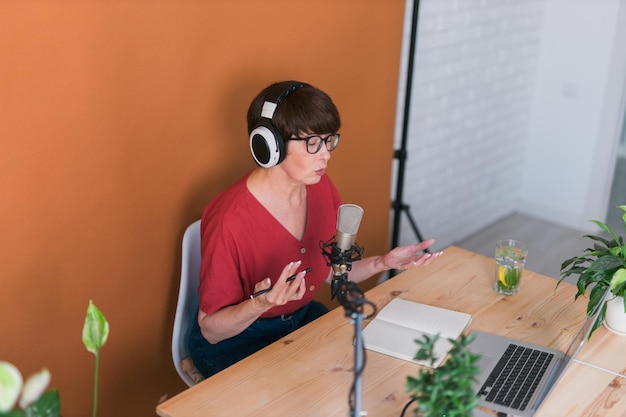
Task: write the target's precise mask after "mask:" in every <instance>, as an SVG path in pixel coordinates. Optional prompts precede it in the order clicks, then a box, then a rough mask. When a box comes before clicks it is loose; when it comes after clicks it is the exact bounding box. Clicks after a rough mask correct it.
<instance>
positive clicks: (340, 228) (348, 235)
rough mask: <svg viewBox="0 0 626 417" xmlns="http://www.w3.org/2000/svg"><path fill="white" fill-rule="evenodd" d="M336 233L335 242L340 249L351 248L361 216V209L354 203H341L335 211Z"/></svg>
mask: <svg viewBox="0 0 626 417" xmlns="http://www.w3.org/2000/svg"><path fill="white" fill-rule="evenodd" d="M337 213H338V214H337V233H336V234H335V243H336V244H337V248H338V249H339V250H341V251H347V250H350V248H352V245H354V241H355V240H356V234H357V232H358V231H359V225H360V224H361V219H362V218H363V209H362V208H361V207H359V206H357V205H355V204H342V205H341V206H339V210H338V211H337Z"/></svg>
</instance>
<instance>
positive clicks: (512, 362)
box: [479, 344, 554, 411]
mask: <svg viewBox="0 0 626 417" xmlns="http://www.w3.org/2000/svg"><path fill="white" fill-rule="evenodd" d="M553 358H554V354H552V353H548V352H543V351H540V350H536V349H532V348H528V347H522V346H518V345H515V344H509V347H508V348H507V350H506V351H505V352H504V354H503V355H502V358H500V360H499V361H498V364H497V365H496V367H495V368H494V369H493V371H491V374H489V377H488V378H487V381H486V382H485V384H484V385H483V386H482V388H481V389H480V391H479V395H481V396H485V400H486V401H488V402H492V403H495V404H500V405H504V406H507V407H511V408H514V409H516V410H521V411H524V410H525V409H526V407H527V406H528V402H529V401H530V399H531V397H532V395H533V393H534V392H535V390H536V389H537V386H538V385H539V381H540V380H541V377H542V376H543V374H545V372H546V369H547V368H548V365H549V364H550V362H551V361H552V359H553Z"/></svg>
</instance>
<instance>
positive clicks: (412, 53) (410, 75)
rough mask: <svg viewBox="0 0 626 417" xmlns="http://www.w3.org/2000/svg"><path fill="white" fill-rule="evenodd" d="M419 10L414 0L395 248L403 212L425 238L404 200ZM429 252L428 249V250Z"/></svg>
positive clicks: (397, 154)
mask: <svg viewBox="0 0 626 417" xmlns="http://www.w3.org/2000/svg"><path fill="white" fill-rule="evenodd" d="M418 12H419V0H414V1H413V13H412V17H411V38H410V45H409V57H408V64H407V73H406V89H405V95H404V115H403V120H402V136H401V143H400V149H397V150H396V151H395V152H394V159H397V160H398V165H397V168H398V170H397V174H396V191H395V198H394V200H393V202H392V203H391V207H392V209H393V211H394V215H393V231H392V237H391V248H392V249H393V248H395V247H397V246H398V242H399V237H400V219H401V215H402V213H405V214H406V216H407V218H408V220H409V223H410V224H411V228H412V229H413V232H414V233H415V236H416V237H417V239H418V241H419V242H421V241H423V240H424V238H423V237H422V234H421V233H420V231H419V229H418V227H417V222H416V221H415V219H414V218H413V216H412V215H411V212H410V211H409V205H408V204H405V203H404V201H403V198H404V174H405V171H406V159H407V150H406V148H407V140H408V127H409V118H410V110H411V90H412V88H413V67H414V62H415V45H416V43H417V17H418ZM426 251H427V252H428V250H426ZM393 275H395V271H390V276H393Z"/></svg>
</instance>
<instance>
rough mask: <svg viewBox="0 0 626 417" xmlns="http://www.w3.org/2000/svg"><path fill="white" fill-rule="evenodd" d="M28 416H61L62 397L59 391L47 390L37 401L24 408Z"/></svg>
mask: <svg viewBox="0 0 626 417" xmlns="http://www.w3.org/2000/svg"><path fill="white" fill-rule="evenodd" d="M24 412H25V413H24V415H25V416H26V417H59V416H60V415H61V399H60V398H59V391H57V390H56V389H52V390H50V391H47V392H45V393H44V394H43V395H42V396H41V397H39V399H38V400H37V401H35V402H34V403H32V404H31V405H30V406H29V407H28V408H27V409H26V410H24Z"/></svg>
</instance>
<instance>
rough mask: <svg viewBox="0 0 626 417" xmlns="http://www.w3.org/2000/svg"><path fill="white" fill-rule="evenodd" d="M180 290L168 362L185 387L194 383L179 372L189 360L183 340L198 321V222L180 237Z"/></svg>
mask: <svg viewBox="0 0 626 417" xmlns="http://www.w3.org/2000/svg"><path fill="white" fill-rule="evenodd" d="M182 250H183V254H182V261H181V273H180V288H179V290H178V303H177V305H176V315H175V317H174V332H173V335H172V359H173V360H174V366H175V367H176V372H178V375H180V377H181V378H182V380H183V381H185V383H186V384H187V385H188V386H192V385H194V384H195V382H194V381H193V379H191V377H190V376H189V375H188V374H187V372H185V370H184V369H183V365H182V361H183V359H186V358H187V357H189V349H188V348H187V338H188V336H189V332H190V329H191V325H192V324H193V321H194V320H197V319H198V316H197V313H198V285H199V282H200V278H199V277H200V259H201V253H200V220H197V221H195V222H193V223H192V224H191V225H190V226H189V227H187V230H185V234H184V235H183V247H182Z"/></svg>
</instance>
